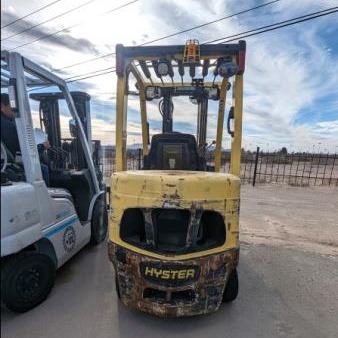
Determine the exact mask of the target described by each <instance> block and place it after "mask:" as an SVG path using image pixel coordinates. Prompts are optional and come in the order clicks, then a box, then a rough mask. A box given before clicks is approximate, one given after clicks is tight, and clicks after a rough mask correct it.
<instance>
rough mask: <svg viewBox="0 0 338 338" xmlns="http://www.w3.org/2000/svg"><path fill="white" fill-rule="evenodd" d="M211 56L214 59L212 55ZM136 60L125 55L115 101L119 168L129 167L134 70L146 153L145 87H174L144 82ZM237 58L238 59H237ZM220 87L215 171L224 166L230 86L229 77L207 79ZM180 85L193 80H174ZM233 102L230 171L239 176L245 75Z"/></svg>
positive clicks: (236, 84)
mask: <svg viewBox="0 0 338 338" xmlns="http://www.w3.org/2000/svg"><path fill="white" fill-rule="evenodd" d="M170 58H172V59H176V60H177V59H182V58H183V54H177V53H176V54H175V55H170ZM209 58H212V57H210V56H209ZM135 59H136V58H134V59H128V58H125V68H124V72H123V74H122V75H120V76H118V80H117V102H116V155H115V156H116V170H117V171H123V170H126V163H127V158H126V142H127V95H128V93H127V89H128V83H127V82H128V75H129V72H131V73H132V74H133V75H134V76H135V78H136V81H137V84H138V89H139V95H140V111H141V125H142V141H143V155H146V154H148V142H149V140H148V125H147V106H146V98H145V88H146V87H147V86H158V87H172V86H173V83H161V82H156V83H154V82H152V83H148V82H145V81H144V79H143V77H142V75H141V74H140V72H139V70H138V68H137V66H136V64H135V63H134V60H135ZM153 59H154V60H156V58H154V57H142V56H140V57H137V60H139V61H141V60H153ZM234 61H235V60H234ZM215 84H216V85H218V86H219V87H220V100H219V107H218V117H217V132H216V148H215V171H216V172H219V171H220V168H221V157H222V141H223V129H224V113H225V105H226V94H227V87H228V79H226V78H223V79H222V82H221V83H219V82H216V83H215V82H207V83H205V84H204V85H205V87H209V88H210V87H213V86H214V85H215ZM174 86H177V87H191V83H186V82H185V83H181V82H179V83H175V84H174ZM232 100H233V102H232V105H233V107H234V136H233V137H232V139H231V164H230V173H231V174H234V175H236V176H239V174H240V162H241V139H242V114H243V112H242V111H243V75H242V74H241V75H236V76H235V81H234V88H233V98H232Z"/></svg>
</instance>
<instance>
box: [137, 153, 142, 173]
mask: <svg viewBox="0 0 338 338" xmlns="http://www.w3.org/2000/svg"><path fill="white" fill-rule="evenodd" d="M141 162H142V149H141V148H139V150H138V170H141Z"/></svg>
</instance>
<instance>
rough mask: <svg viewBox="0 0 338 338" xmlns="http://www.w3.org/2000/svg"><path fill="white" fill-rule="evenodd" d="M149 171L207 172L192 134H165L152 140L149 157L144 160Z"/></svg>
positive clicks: (155, 136) (158, 135)
mask: <svg viewBox="0 0 338 338" xmlns="http://www.w3.org/2000/svg"><path fill="white" fill-rule="evenodd" d="M144 169H148V170H194V171H202V170H205V163H204V161H203V158H201V157H200V156H199V154H198V151H197V143H196V139H195V137H194V136H193V135H190V134H181V133H176V132H173V133H165V134H157V135H154V136H153V137H152V139H151V146H150V151H149V155H148V156H145V158H144Z"/></svg>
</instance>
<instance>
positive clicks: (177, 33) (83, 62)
mask: <svg viewBox="0 0 338 338" xmlns="http://www.w3.org/2000/svg"><path fill="white" fill-rule="evenodd" d="M278 1H283V0H274V1H270V2H267V3H266V4H263V5H259V6H255V7H251V8H248V9H246V10H243V11H240V12H237V13H235V14H231V15H228V16H224V17H222V18H220V19H218V20H213V21H209V22H206V23H204V24H201V25H198V26H194V27H191V28H188V29H185V30H182V31H179V32H176V33H173V34H170V35H166V36H163V37H161V38H158V39H154V40H151V41H147V42H145V43H143V44H140V45H138V46H144V45H147V44H150V43H153V42H158V41H161V40H164V39H167V38H170V37H173V36H176V35H179V34H182V33H186V32H189V31H192V30H194V29H198V28H201V27H205V26H207V25H211V24H213V23H216V22H219V21H222V20H225V19H229V18H231V17H234V16H236V15H241V14H244V13H247V12H250V11H253V10H256V9H259V8H261V7H265V6H268V5H271V4H273V3H275V2H278ZM113 55H115V53H109V54H105V55H101V56H97V57H94V58H91V59H88V60H85V61H82V62H77V63H73V64H71V65H68V66H65V67H62V68H59V69H56V71H59V70H63V69H66V68H71V67H74V66H78V65H81V64H85V63H87V62H92V61H95V60H99V59H103V58H106V57H109V56H113Z"/></svg>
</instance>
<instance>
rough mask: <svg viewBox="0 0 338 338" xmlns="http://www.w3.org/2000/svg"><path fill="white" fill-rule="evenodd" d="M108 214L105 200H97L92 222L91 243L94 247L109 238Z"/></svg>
mask: <svg viewBox="0 0 338 338" xmlns="http://www.w3.org/2000/svg"><path fill="white" fill-rule="evenodd" d="M107 229H108V214H107V206H106V203H105V201H104V200H102V199H97V200H96V201H95V204H94V209H93V214H92V220H91V236H90V242H91V243H92V244H93V245H98V244H100V243H102V242H103V241H104V240H105V238H106V236H107Z"/></svg>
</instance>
